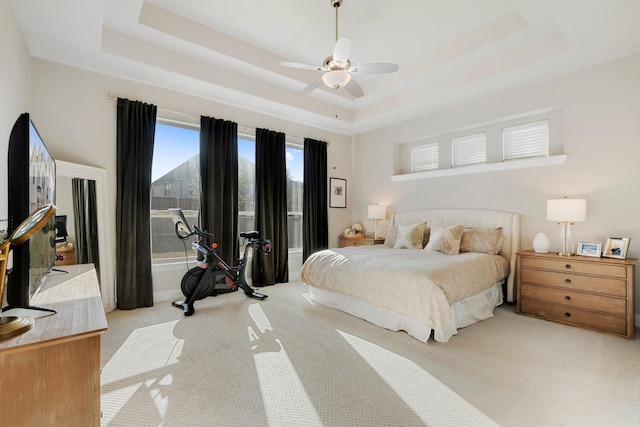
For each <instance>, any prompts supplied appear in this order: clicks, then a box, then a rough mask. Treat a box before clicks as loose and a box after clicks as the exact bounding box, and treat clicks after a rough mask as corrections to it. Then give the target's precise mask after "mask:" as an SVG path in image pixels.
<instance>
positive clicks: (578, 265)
mask: <svg viewBox="0 0 640 427" xmlns="http://www.w3.org/2000/svg"><path fill="white" fill-rule="evenodd" d="M522 267H523V268H527V267H530V268H541V269H546V270H555V271H564V272H567V273H573V274H594V275H597V276H607V277H616V278H619V279H626V278H627V268H626V266H624V265H613V264H603V263H597V262H585V261H575V260H574V259H573V258H570V259H567V260H560V259H558V260H554V259H548V258H535V257H522Z"/></svg>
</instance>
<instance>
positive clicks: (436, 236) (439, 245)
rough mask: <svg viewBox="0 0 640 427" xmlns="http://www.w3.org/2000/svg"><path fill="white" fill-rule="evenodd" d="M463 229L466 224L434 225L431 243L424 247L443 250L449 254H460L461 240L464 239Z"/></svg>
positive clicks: (431, 249)
mask: <svg viewBox="0 0 640 427" xmlns="http://www.w3.org/2000/svg"><path fill="white" fill-rule="evenodd" d="M463 231H464V225H462V224H458V225H452V226H448V227H441V226H437V225H432V226H431V236H430V237H429V243H427V246H426V247H425V248H424V249H425V250H427V251H437V252H442V253H443V254H447V255H458V254H459V253H460V241H461V240H462V232H463Z"/></svg>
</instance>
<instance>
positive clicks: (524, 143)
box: [502, 120, 549, 160]
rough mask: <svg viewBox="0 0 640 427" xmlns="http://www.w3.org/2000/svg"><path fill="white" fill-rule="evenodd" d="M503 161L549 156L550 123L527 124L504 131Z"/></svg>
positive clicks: (542, 121)
mask: <svg viewBox="0 0 640 427" xmlns="http://www.w3.org/2000/svg"><path fill="white" fill-rule="evenodd" d="M502 147H503V155H502V156H503V160H515V159H524V158H528V157H548V156H549V121H548V120H541V121H538V122H532V123H525V124H523V125H518V126H512V127H507V128H504V129H503V130H502Z"/></svg>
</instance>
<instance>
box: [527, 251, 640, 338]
mask: <svg viewBox="0 0 640 427" xmlns="http://www.w3.org/2000/svg"><path fill="white" fill-rule="evenodd" d="M636 261H637V260H636V259H633V258H628V259H624V260H622V259H613V258H590V257H583V256H570V257H567V256H560V255H558V254H555V253H548V254H538V253H535V252H533V251H522V252H518V253H517V271H516V280H517V306H516V307H517V312H518V313H520V314H526V315H529V316H533V317H538V318H541V319H546V320H552V321H554V322H559V323H564V324H567V325H573V326H579V327H583V328H588V329H593V330H596V331H600V332H606V333H609V334H613V335H618V336H621V337H625V338H629V339H632V338H633V329H634V306H633V303H634V300H633V286H634V274H635V264H636Z"/></svg>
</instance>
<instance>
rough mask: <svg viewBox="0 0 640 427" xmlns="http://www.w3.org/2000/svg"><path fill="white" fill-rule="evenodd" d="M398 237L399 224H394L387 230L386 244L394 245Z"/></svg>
mask: <svg viewBox="0 0 640 427" xmlns="http://www.w3.org/2000/svg"><path fill="white" fill-rule="evenodd" d="M397 239H398V226H396V225H392V226H391V227H389V229H388V230H387V237H385V239H384V244H385V245H389V246H393V245H395V244H396V240H397Z"/></svg>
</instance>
